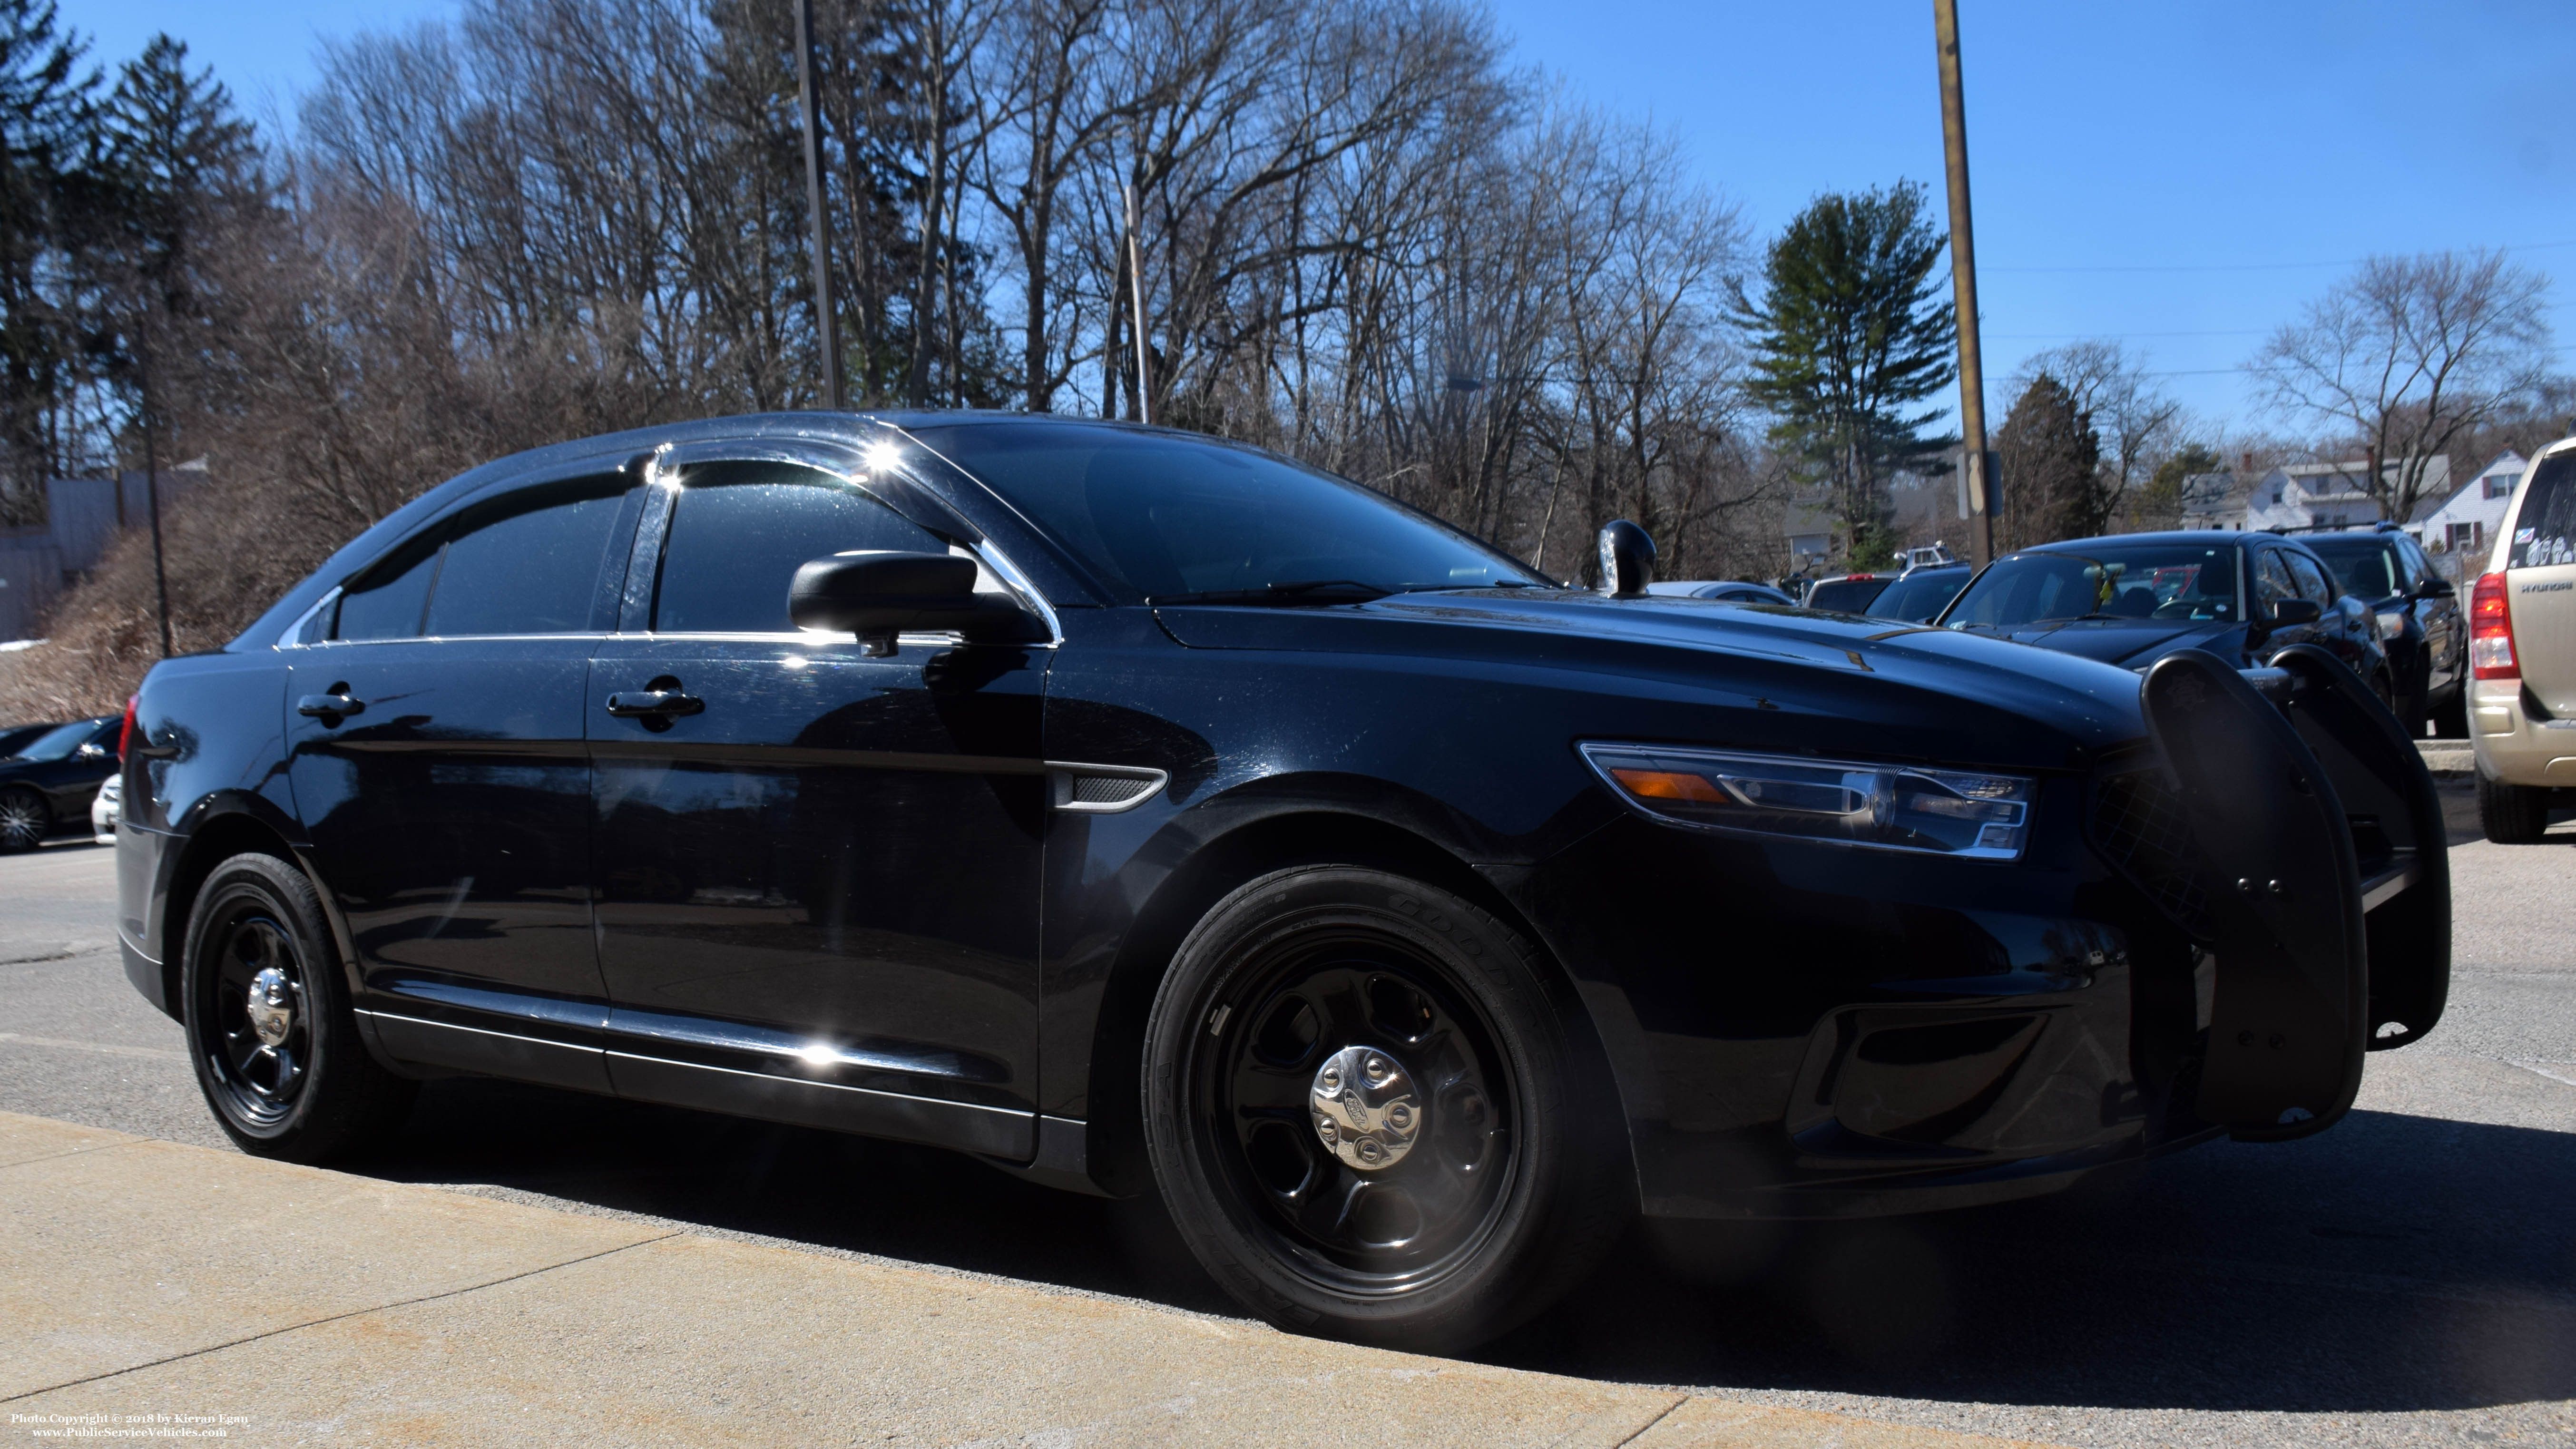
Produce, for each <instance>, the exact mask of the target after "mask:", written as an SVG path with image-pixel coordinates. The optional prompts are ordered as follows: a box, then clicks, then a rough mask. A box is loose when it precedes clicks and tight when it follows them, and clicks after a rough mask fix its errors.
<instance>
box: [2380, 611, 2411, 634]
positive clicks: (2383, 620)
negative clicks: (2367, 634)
mask: <svg viewBox="0 0 2576 1449" xmlns="http://www.w3.org/2000/svg"><path fill="white" fill-rule="evenodd" d="M2405 632H2406V615H2405V614H2403V613H2387V614H2382V615H2380V616H2379V637H2380V638H2382V639H2394V638H2397V637H2398V636H2400V635H2402V634H2404V633H2405Z"/></svg>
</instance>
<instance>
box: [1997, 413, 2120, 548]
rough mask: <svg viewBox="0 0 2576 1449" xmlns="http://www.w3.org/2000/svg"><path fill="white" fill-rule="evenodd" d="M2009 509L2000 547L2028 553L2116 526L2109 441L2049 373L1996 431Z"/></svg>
mask: <svg viewBox="0 0 2576 1449" xmlns="http://www.w3.org/2000/svg"><path fill="white" fill-rule="evenodd" d="M1995 451H1996V452H1997V453H1999V454H2001V455H2002V464H2003V470H2002V471H2003V506H2002V509H2001V511H2000V512H2001V516H2000V517H1999V518H1998V519H1997V522H1998V524H1999V525H2000V527H1999V528H1998V530H1997V533H1998V537H1997V540H1996V541H1997V542H1998V543H1999V544H2001V545H2002V546H2003V547H2005V548H2028V547H2030V546H2031V545H2033V544H2040V543H2052V542H2055V541H2056V540H2058V539H2062V538H2090V537H2092V536H2093V535H2095V534H2098V533H2101V532H2102V531H2103V530H2104V529H2106V528H2108V527H2109V526H2110V521H2111V508H2112V506H2113V504H2114V503H2116V502H2117V501H2118V500H2117V499H2116V498H2115V497H2114V496H2113V493H2112V491H2111V489H2110V488H2108V487H2106V486H2105V484H2104V482H2103V478H2102V438H2101V435H2100V434H2099V433H2098V432H2096V431H2095V430H2094V428H2093V420H2092V418H2090V417H2089V416H2087V415H2086V414H2085V412H2084V410H2083V409H2082V408H2081V407H2080V406H2078V405H2077V403H2076V401H2075V394H2073V393H2071V392H2069V391H2067V390H2066V386H2065V385H2064V384H2063V383H2060V382H2059V381H2058V380H2057V379H2056V378H2054V377H2051V376H2049V375H2048V374H2047V373H2045V372H2043V373H2041V374H2040V375H2039V376H2037V377H2035V378H2033V379H2032V380H2031V384H2030V386H2029V387H2027V388H2025V389H2023V391H2022V395H2021V397H2020V399H2019V400H2018V401H2016V402H2015V403H2014V404H2013V406H2012V411H2011V412H2010V413H2008V414H2006V415H2005V417H2004V425H2003V426H2002V427H2001V428H1999V429H1997V430H1996V432H1995Z"/></svg>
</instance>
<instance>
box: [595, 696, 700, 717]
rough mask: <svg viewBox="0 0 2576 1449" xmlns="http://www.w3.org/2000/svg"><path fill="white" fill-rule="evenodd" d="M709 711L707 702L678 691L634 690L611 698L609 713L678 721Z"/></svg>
mask: <svg viewBox="0 0 2576 1449" xmlns="http://www.w3.org/2000/svg"><path fill="white" fill-rule="evenodd" d="M706 708H707V702H706V701H705V700H703V699H700V698H698V697H697V696H696V695H694V694H682V693H681V692H680V691H678V690H676V689H630V690H624V691H621V692H619V693H616V694H612V695H610V696H609V697H608V712H609V713H610V714H613V715H615V716H617V717H618V718H619V719H677V718H679V717H680V716H681V715H685V714H704V713H705V712H706Z"/></svg>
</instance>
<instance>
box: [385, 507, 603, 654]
mask: <svg viewBox="0 0 2576 1449" xmlns="http://www.w3.org/2000/svg"><path fill="white" fill-rule="evenodd" d="M624 492H625V488H624V485H623V482H622V480H621V481H619V482H617V483H615V484H612V485H607V486H599V485H593V486H588V487H585V486H581V485H574V486H570V487H564V488H544V489H530V490H528V491H527V492H525V493H520V494H514V495H512V496H511V497H509V498H507V499H504V500H502V501H501V502H500V503H499V504H498V505H496V506H495V507H494V508H493V509H492V511H490V512H487V513H481V514H479V515H476V516H472V517H469V518H467V519H466V520H465V521H464V523H463V524H462V525H461V526H460V527H459V528H458V530H457V532H456V535H455V536H454V537H453V538H451V539H450V540H448V544H447V558H446V561H445V562H444V563H442V564H440V565H439V568H438V579H437V582H436V583H434V584H433V585H431V587H430V595H429V619H428V623H427V624H426V625H425V626H424V628H423V632H424V633H428V634H431V635H439V636H445V637H449V638H455V637H459V636H471V635H477V634H580V633H585V632H588V631H589V629H590V627H591V605H592V604H593V602H594V601H595V600H596V599H597V597H598V592H599V570H600V566H601V564H602V563H603V562H604V561H605V560H606V556H607V554H608V551H609V542H610V541H609V534H610V532H611V530H612V529H613V528H614V527H615V525H616V523H617V516H618V511H619V504H620V502H621V501H622V496H623V494H624Z"/></svg>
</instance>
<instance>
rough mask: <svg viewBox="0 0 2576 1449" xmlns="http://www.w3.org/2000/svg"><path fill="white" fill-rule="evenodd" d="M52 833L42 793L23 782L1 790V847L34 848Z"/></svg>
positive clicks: (11, 848)
mask: <svg viewBox="0 0 2576 1449" xmlns="http://www.w3.org/2000/svg"><path fill="white" fill-rule="evenodd" d="M53 833H54V812H53V811H52V809H51V808H49V807H48V806H47V805H46V804H45V797H44V796H42V795H39V794H37V793H36V792H35V791H33V790H30V789H28V788H27V787H26V786H24V785H16V786H12V787H11V788H9V789H6V790H0V851H14V850H33V849H35V848H36V847H37V846H39V845H42V844H44V843H45V837H46V836H48V835H51V834H53Z"/></svg>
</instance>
